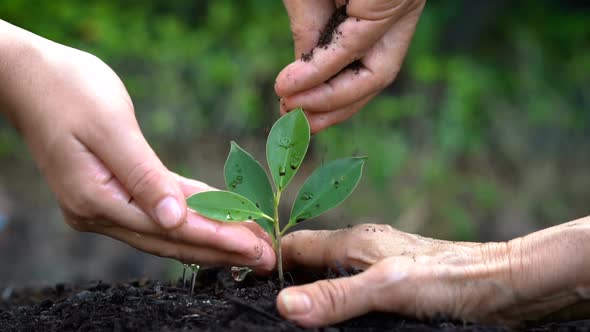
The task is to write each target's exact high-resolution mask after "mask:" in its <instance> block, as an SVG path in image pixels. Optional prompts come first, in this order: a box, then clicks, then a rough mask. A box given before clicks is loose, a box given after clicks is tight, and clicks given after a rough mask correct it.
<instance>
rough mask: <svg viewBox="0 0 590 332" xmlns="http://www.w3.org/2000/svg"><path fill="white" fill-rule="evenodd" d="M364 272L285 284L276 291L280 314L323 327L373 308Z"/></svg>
mask: <svg viewBox="0 0 590 332" xmlns="http://www.w3.org/2000/svg"><path fill="white" fill-rule="evenodd" d="M366 274H367V272H364V273H361V274H358V275H355V276H352V277H345V278H338V279H331V280H321V281H316V282H315V283H313V284H309V285H304V286H297V287H289V288H286V289H284V290H283V291H281V292H280V293H279V296H278V298H277V307H278V309H279V312H280V313H281V315H283V316H284V317H285V318H286V319H289V320H293V321H295V322H296V323H297V324H299V325H302V326H305V327H316V326H325V325H328V324H332V323H337V322H341V321H343V320H346V319H349V318H352V317H356V316H360V315H362V314H365V313H367V312H369V311H371V310H373V304H372V301H371V296H370V294H368V292H369V291H370V290H371V289H370V288H369V287H368V285H369V284H367V281H366V280H365V279H366V278H367V277H366Z"/></svg>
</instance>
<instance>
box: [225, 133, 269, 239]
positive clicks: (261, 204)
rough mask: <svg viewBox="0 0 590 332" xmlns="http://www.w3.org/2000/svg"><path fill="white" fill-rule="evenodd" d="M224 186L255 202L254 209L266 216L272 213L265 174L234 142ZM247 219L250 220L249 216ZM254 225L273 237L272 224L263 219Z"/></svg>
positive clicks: (226, 165)
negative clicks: (257, 225)
mask: <svg viewBox="0 0 590 332" xmlns="http://www.w3.org/2000/svg"><path fill="white" fill-rule="evenodd" d="M223 171H224V175H225V184H226V185H227V188H228V190H229V191H231V192H234V193H236V194H239V195H242V196H244V197H246V198H248V199H249V200H250V201H251V202H256V204H255V205H256V207H257V208H259V209H260V210H261V211H262V212H264V213H265V214H266V215H269V216H271V215H272V214H273V212H274V203H273V199H274V194H273V192H272V186H271V184H270V181H269V179H268V176H267V175H266V172H265V171H264V169H263V168H262V166H261V165H260V163H259V162H258V161H256V159H254V158H253V157H252V156H251V155H250V154H249V153H248V152H246V151H245V150H244V149H242V148H241V147H240V146H239V145H238V144H237V143H236V142H233V141H232V142H231V147H230V151H229V154H228V156H227V160H226V161H225V166H224V169H223ZM249 219H252V216H250V218H249ZM255 220H256V223H257V224H259V225H260V227H262V229H264V230H265V231H266V232H267V233H269V234H270V235H271V236H274V229H273V223H272V222H271V221H270V220H267V219H265V218H256V219H255Z"/></svg>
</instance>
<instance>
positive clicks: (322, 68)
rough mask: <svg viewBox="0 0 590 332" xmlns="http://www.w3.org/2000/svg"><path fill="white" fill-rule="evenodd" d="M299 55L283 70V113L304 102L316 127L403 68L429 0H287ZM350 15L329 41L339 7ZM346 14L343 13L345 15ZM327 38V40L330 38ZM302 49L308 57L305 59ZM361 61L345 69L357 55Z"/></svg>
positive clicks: (350, 111) (335, 119)
mask: <svg viewBox="0 0 590 332" xmlns="http://www.w3.org/2000/svg"><path fill="white" fill-rule="evenodd" d="M283 2H284V4H285V7H286V9H287V12H288V14H289V19H290V22H291V31H292V33H293V40H294V42H295V56H296V58H298V59H300V60H297V61H295V62H293V63H291V64H289V65H288V66H287V67H285V68H284V69H283V70H282V71H281V72H280V73H279V75H278V77H277V80H276V84H275V90H276V93H277V94H278V95H279V97H281V106H280V110H281V114H284V113H285V112H287V111H289V110H291V109H293V108H296V107H298V106H301V107H303V109H304V110H305V112H306V113H307V116H308V119H309V121H310V124H311V128H312V132H318V131H320V130H322V129H324V128H326V127H328V126H331V125H333V124H336V123H339V122H342V121H344V120H346V119H348V118H350V117H351V116H352V115H354V114H355V113H356V112H357V111H358V110H359V109H360V108H361V107H362V106H364V105H365V104H366V103H367V102H368V101H369V100H370V99H371V98H373V97H374V96H375V95H376V94H377V93H378V92H379V91H381V90H382V89H383V88H385V87H386V86H388V85H389V84H390V83H391V82H393V80H394V79H395V77H396V76H397V73H398V72H399V70H400V67H401V65H402V62H403V59H404V57H405V55H406V51H407V49H408V46H409V44H410V41H411V39H412V36H413V34H414V31H415V29H416V24H417V23H418V18H419V17H420V14H421V13H422V8H423V7H424V3H425V1H424V0H372V1H362V0H350V1H344V0H336V1H334V0H319V1H300V0H283ZM346 2H348V5H346V15H347V16H348V17H347V18H346V19H345V20H344V21H343V22H342V23H341V24H340V25H339V26H338V27H337V28H336V32H334V34H333V35H332V38H331V41H330V42H329V43H328V44H326V45H321V46H320V47H316V46H317V45H318V40H319V39H320V35H321V34H322V31H323V30H324V27H325V26H326V23H327V22H328V21H329V20H330V17H331V16H332V14H333V13H334V12H335V11H336V8H339V7H341V6H345V4H346ZM342 18H343V17H342ZM325 42H326V41H324V43H325ZM303 54H306V55H305V57H304V58H305V61H302V60H301V57H302V55H303ZM357 60H358V62H357V64H359V65H360V67H356V68H354V69H349V70H343V69H344V68H346V67H347V66H349V65H350V64H351V63H353V62H355V61H357Z"/></svg>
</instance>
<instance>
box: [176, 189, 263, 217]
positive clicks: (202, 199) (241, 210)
mask: <svg viewBox="0 0 590 332" xmlns="http://www.w3.org/2000/svg"><path fill="white" fill-rule="evenodd" d="M186 202H187V204H188V207H190V208H191V209H193V210H195V211H196V212H197V213H199V214H200V215H203V216H205V217H207V218H210V219H214V220H219V221H246V220H254V219H258V218H267V219H270V220H272V218H271V217H269V216H267V215H266V214H264V213H263V212H262V211H260V209H258V208H257V207H256V205H254V203H252V202H250V201H249V200H248V199H247V198H246V197H244V196H241V195H238V194H236V193H232V192H231V191H204V192H200V193H197V194H194V195H192V196H190V197H189V198H187V200H186Z"/></svg>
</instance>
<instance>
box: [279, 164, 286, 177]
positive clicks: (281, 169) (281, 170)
mask: <svg viewBox="0 0 590 332" xmlns="http://www.w3.org/2000/svg"><path fill="white" fill-rule="evenodd" d="M285 174H287V170H286V169H285V166H281V167H279V176H285Z"/></svg>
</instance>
